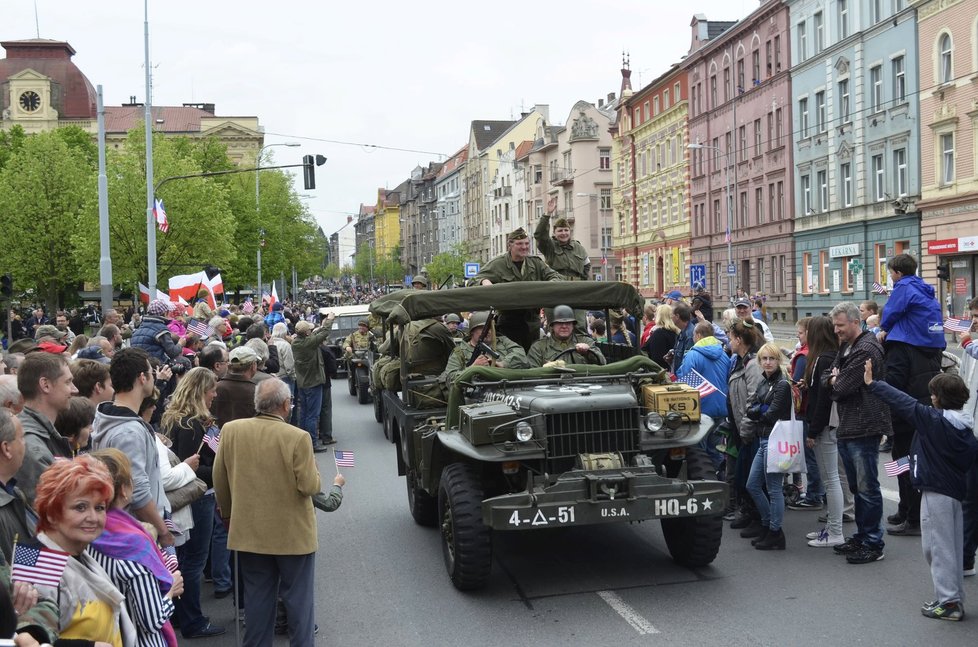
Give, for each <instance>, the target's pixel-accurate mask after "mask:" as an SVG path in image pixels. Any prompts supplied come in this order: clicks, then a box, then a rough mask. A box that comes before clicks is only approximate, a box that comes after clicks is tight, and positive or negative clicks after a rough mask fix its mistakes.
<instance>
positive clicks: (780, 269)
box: [774, 254, 785, 294]
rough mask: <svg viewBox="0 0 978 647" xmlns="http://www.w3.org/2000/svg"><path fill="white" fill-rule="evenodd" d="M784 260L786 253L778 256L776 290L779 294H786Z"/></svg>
mask: <svg viewBox="0 0 978 647" xmlns="http://www.w3.org/2000/svg"><path fill="white" fill-rule="evenodd" d="M784 260H785V258H784V254H781V255H780V256H778V274H777V277H778V283H777V285H776V286H775V287H774V291H775V292H776V293H777V294H784V286H785V280H784V279H785V274H784V269H785V267H784Z"/></svg>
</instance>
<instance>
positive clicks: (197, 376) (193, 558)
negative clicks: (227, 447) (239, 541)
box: [160, 366, 224, 638]
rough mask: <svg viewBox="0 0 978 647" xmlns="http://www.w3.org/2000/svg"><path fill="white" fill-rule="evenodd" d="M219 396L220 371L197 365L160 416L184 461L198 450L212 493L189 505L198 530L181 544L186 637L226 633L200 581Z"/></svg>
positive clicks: (180, 616) (181, 612) (179, 608)
mask: <svg viewBox="0 0 978 647" xmlns="http://www.w3.org/2000/svg"><path fill="white" fill-rule="evenodd" d="M216 396H217V376H216V375H214V372H213V371H211V370H210V369H207V368H203V367H201V366H198V367H197V368H192V369H190V370H189V371H187V373H186V374H185V375H184V376H183V379H181V380H180V383H179V384H177V388H176V390H175V391H174V392H173V395H172V396H171V397H170V401H169V402H168V403H167V406H166V412H165V413H164V414H163V418H162V420H161V421H160V427H161V428H162V431H163V433H164V434H165V435H166V436H167V437H168V438H169V439H170V440H171V441H172V443H173V447H172V448H171V449H172V450H173V453H174V454H176V455H177V458H179V459H180V460H182V461H185V460H186V459H187V458H189V457H191V456H194V455H198V456H199V460H200V462H199V464H198V466H197V478H199V479H201V480H203V481H204V482H205V483H206V484H207V491H208V492H209V493H208V494H204V496H202V497H200V498H199V499H197V500H196V501H194V502H193V503H191V504H190V510H191V513H192V514H193V519H194V530H193V532H192V533H190V539H189V540H187V542H186V543H185V544H183V545H182V546H180V547H179V548H177V559H178V560H179V562H180V570H181V572H182V573H183V585H184V589H183V595H182V596H180V598H179V599H178V600H176V618H177V621H178V623H179V624H180V631H181V632H182V633H183V637H184V638H203V637H207V636H217V635H220V634H222V633H224V628H223V627H215V626H213V625H211V624H210V622H208V620H207V618H206V617H205V616H204V614H203V611H201V608H200V585H201V579H202V577H203V574H204V564H205V563H206V562H207V553H208V551H209V549H210V545H211V534H212V533H213V531H214V519H215V517H214V492H213V488H214V482H213V481H212V479H211V470H212V469H213V466H214V456H215V454H214V451H213V449H212V448H211V447H210V446H209V445H208V444H207V443H206V442H204V437H205V436H208V437H211V438H217V436H218V433H219V432H218V429H217V425H216V424H215V421H214V416H212V415H211V412H210V408H211V404H212V403H213V402H214V398H215V397H216Z"/></svg>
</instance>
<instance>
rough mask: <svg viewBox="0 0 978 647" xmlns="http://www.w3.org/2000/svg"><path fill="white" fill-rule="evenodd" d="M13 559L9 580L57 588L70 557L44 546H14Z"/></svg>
mask: <svg viewBox="0 0 978 647" xmlns="http://www.w3.org/2000/svg"><path fill="white" fill-rule="evenodd" d="M13 557H14V559H13V565H12V568H11V570H10V579H11V580H14V581H20V582H28V583H30V584H45V585H47V586H54V587H57V586H59V585H60V584H61V575H62V574H63V573H64V572H65V566H67V565H68V559H69V558H70V557H71V555H69V554H68V553H65V552H62V551H60V550H51V549H50V548H45V547H44V546H25V545H23V544H16V545H14V555H13Z"/></svg>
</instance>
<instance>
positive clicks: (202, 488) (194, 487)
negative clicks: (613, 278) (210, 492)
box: [166, 479, 207, 512]
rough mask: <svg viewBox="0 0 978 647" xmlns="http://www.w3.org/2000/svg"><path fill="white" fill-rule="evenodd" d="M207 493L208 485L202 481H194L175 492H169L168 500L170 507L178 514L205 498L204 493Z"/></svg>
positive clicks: (167, 494)
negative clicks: (178, 511)
mask: <svg viewBox="0 0 978 647" xmlns="http://www.w3.org/2000/svg"><path fill="white" fill-rule="evenodd" d="M206 491H207V483H205V482H204V481H202V480H201V479H194V480H193V481H191V482H190V483H187V484H186V485H182V486H180V487H178V488H177V489H175V490H169V491H167V493H166V498H167V499H168V500H169V501H170V507H171V508H172V509H173V511H174V512H176V511H177V510H179V509H181V508H185V507H187V506H188V505H190V504H191V503H193V502H194V501H196V500H197V499H199V498H200V497H202V496H204V492H206Z"/></svg>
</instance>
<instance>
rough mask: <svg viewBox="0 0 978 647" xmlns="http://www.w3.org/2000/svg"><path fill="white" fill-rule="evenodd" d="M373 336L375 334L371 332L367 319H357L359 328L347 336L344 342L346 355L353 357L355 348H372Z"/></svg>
mask: <svg viewBox="0 0 978 647" xmlns="http://www.w3.org/2000/svg"><path fill="white" fill-rule="evenodd" d="M373 338H374V335H373V333H372V332H370V325H369V323H368V322H367V320H366V319H360V320H359V321H357V329H356V330H354V331H353V332H352V333H350V336H349V337H347V338H346V343H345V344H343V350H344V351H346V354H345V355H344V357H347V358H349V357H351V356H352V355H353V351H355V350H366V349H368V348H370V342H371V341H372V340H373Z"/></svg>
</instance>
